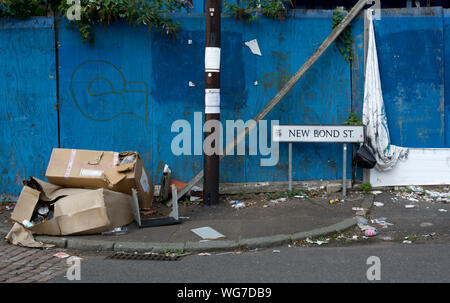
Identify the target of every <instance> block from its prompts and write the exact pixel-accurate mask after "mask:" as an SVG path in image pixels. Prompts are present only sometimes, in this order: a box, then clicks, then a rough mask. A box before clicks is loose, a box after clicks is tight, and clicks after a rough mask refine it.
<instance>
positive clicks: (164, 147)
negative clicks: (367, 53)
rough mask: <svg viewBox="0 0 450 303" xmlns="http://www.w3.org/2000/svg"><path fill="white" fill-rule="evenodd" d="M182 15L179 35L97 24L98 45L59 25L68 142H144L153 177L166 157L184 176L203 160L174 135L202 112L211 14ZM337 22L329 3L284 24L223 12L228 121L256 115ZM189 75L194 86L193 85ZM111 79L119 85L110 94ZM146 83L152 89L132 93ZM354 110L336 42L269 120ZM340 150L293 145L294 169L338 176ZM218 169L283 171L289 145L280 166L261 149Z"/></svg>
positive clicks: (234, 174) (304, 176)
mask: <svg viewBox="0 0 450 303" xmlns="http://www.w3.org/2000/svg"><path fill="white" fill-rule="evenodd" d="M179 22H180V23H181V27H182V28H183V29H185V30H183V31H182V32H181V33H180V34H179V35H177V39H176V41H173V40H169V39H167V37H165V36H163V35H161V34H159V33H156V32H155V33H152V34H151V35H150V36H149V35H148V34H147V32H146V29H145V28H139V29H136V30H134V31H130V29H129V27H128V25H125V24H116V25H114V26H113V27H111V28H110V29H107V30H106V31H105V30H104V29H98V30H97V31H96V35H95V36H96V41H95V46H90V45H85V44H82V43H81V42H80V38H79V35H78V33H77V32H76V31H72V30H70V29H67V28H65V27H64V26H62V27H61V30H60V35H59V36H60V43H61V47H60V50H59V52H60V65H61V70H60V73H61V76H60V79H61V80H60V88H61V107H60V114H61V146H62V147H76V148H91V149H106V150H110V149H113V150H129V149H132V150H138V151H139V152H140V153H141V154H142V155H143V157H144V160H145V162H146V163H147V165H148V167H150V168H151V174H152V179H153V181H156V182H159V177H160V174H161V170H162V168H163V166H164V164H165V163H167V164H169V166H170V167H171V168H172V171H173V174H174V177H175V178H178V179H181V180H184V181H188V180H189V179H190V178H191V177H193V176H194V175H195V174H197V173H198V171H200V170H201V169H202V166H203V161H202V156H178V157H176V156H174V155H173V154H172V152H171V139H172V138H173V137H174V136H175V135H176V133H172V132H171V125H172V123H173V122H174V121H175V120H177V119H185V120H188V121H190V122H191V124H192V125H193V118H194V112H203V111H204V97H203V94H204V72H203V66H204V17H203V16H201V15H192V16H190V17H186V18H180V19H179ZM330 29H331V12H321V13H314V12H311V11H310V12H307V11H305V12H297V14H296V16H295V17H293V18H289V19H287V20H286V21H284V22H283V23H280V22H278V21H276V22H274V21H272V20H270V19H266V18H261V19H260V20H258V21H257V22H255V23H252V24H242V23H236V21H235V20H234V19H233V18H223V25H222V61H221V68H222V70H221V91H222V96H221V105H222V112H221V119H222V121H225V120H227V119H233V120H234V119H242V120H244V121H247V120H249V119H251V118H253V117H254V116H255V115H256V114H257V113H258V112H259V111H260V110H261V109H262V108H263V106H264V105H265V104H266V102H268V101H269V100H270V99H271V98H272V97H273V96H274V95H275V94H276V93H277V91H278V90H279V89H280V88H281V86H282V84H283V83H284V82H285V81H287V80H288V79H289V77H290V76H292V75H293V74H294V73H295V72H296V70H297V69H298V68H299V67H300V66H301V65H302V64H303V62H305V61H306V60H307V59H308V58H309V56H311V55H312V53H313V52H314V51H315V49H316V48H317V47H318V46H319V44H320V43H321V42H322V41H323V40H324V39H325V38H326V37H327V35H328V34H329V32H330ZM252 39H257V40H258V43H259V46H260V49H261V52H262V54H263V55H262V56H256V55H254V54H252V53H251V52H250V50H249V48H248V47H247V46H245V45H244V42H245V41H249V40H252ZM188 40H192V44H188ZM136 45H139V46H140V47H136ZM94 80H95V81H94ZM92 81H93V82H92ZM108 81H109V82H108ZM189 81H191V82H193V83H195V87H189V85H188V84H189ZM255 81H258V83H259V85H257V86H255V85H254V82H255ZM129 82H140V83H129ZM128 85H130V88H129V87H128ZM111 86H112V87H114V94H111V93H110V94H104V93H105V92H106V90H108V91H109V92H111V91H110V87H111ZM89 87H90V94H89ZM137 87H139V89H138V88H137ZM146 89H147V93H129V92H128V91H129V90H141V91H144V90H146ZM97 90H98V91H97ZM94 95H96V96H94ZM75 100H76V102H75ZM350 109H351V96H350V66H349V63H348V62H346V61H345V60H344V59H343V57H342V55H341V54H340V53H339V52H338V51H337V49H336V48H335V47H332V48H330V49H329V50H328V51H327V52H326V54H325V55H324V56H323V57H322V58H320V60H319V61H318V62H317V63H316V65H315V66H314V67H313V68H312V69H311V70H310V71H309V72H308V74H307V75H306V76H305V77H304V79H302V80H301V81H300V82H299V83H298V85H297V86H296V87H295V89H294V90H293V91H292V92H291V93H289V95H288V96H287V97H286V98H285V99H284V100H283V101H282V102H281V103H280V104H279V105H278V106H277V107H276V108H275V109H274V111H273V112H272V113H270V115H269V116H268V117H267V119H268V120H279V121H280V123H284V124H287V123H290V124H295V123H298V124H302V123H307V124H310V123H312V124H339V123H342V122H343V121H345V119H346V117H347V116H348V114H349V113H350ZM224 123H225V122H224ZM269 126H270V125H269ZM247 143H248V141H247ZM336 155H339V156H338V157H337V156H336ZM340 155H341V146H340V145H328V144H301V145H300V144H299V145H295V147H294V178H295V179H297V180H310V179H337V178H340V177H341V175H340V174H341V171H342V170H341V166H342V164H341V158H342V156H340ZM349 170H350V166H349ZM221 172H222V173H221V181H222V182H252V181H268V180H274V181H283V180H286V178H287V149H286V146H285V145H284V144H282V146H281V154H280V162H279V165H277V166H276V167H260V165H259V157H258V156H230V157H227V158H225V159H224V160H223V161H222V164H221ZM349 176H350V175H349Z"/></svg>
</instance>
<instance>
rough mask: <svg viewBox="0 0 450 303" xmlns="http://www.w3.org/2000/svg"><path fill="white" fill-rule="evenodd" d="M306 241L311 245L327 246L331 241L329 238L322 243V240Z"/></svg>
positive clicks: (308, 239) (307, 239)
mask: <svg viewBox="0 0 450 303" xmlns="http://www.w3.org/2000/svg"><path fill="white" fill-rule="evenodd" d="M305 241H306V242H307V243H309V244H317V245H322V244H327V243H328V241H330V239H329V238H327V239H326V240H325V241H320V240H316V241H313V240H311V239H310V238H306V240H305Z"/></svg>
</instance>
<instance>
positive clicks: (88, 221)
mask: <svg viewBox="0 0 450 303" xmlns="http://www.w3.org/2000/svg"><path fill="white" fill-rule="evenodd" d="M39 200H41V201H49V202H50V203H51V204H52V205H53V208H54V212H53V217H52V218H51V219H49V220H48V221H44V222H42V223H38V224H36V225H34V226H32V227H30V228H28V230H30V231H31V232H32V233H35V234H40V235H52V236H57V235H78V234H98V233H101V232H104V231H109V230H112V229H114V228H115V227H122V226H125V225H128V224H130V223H131V222H133V220H134V216H133V199H132V197H131V196H130V195H127V194H123V193H119V192H115V191H111V190H108V189H104V188H101V189H96V190H92V189H91V190H89V189H77V188H61V187H59V186H55V185H53V184H49V183H46V182H44V181H41V180H38V179H35V178H31V180H30V181H25V182H24V187H23V189H22V192H21V193H20V196H19V199H18V201H17V203H16V206H15V208H14V211H13V213H12V214H11V219H12V220H13V221H15V222H18V223H22V222H23V221H24V220H27V221H31V218H32V215H33V211H34V209H35V207H36V204H37V203H38V201H39Z"/></svg>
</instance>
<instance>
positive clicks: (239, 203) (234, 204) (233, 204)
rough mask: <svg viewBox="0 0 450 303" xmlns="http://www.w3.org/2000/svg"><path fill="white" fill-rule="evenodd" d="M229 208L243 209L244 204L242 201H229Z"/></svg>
mask: <svg viewBox="0 0 450 303" xmlns="http://www.w3.org/2000/svg"><path fill="white" fill-rule="evenodd" d="M230 203H231V207H233V208H236V209H239V208H243V207H245V203H244V202H242V201H231V202H230Z"/></svg>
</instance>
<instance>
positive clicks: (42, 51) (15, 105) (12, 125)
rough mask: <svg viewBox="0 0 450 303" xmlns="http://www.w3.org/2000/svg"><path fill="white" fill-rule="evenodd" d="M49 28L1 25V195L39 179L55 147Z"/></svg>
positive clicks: (34, 22) (41, 21)
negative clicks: (29, 179)
mask: <svg viewBox="0 0 450 303" xmlns="http://www.w3.org/2000/svg"><path fill="white" fill-rule="evenodd" d="M52 27H53V18H51V19H49V18H35V19H31V20H27V21H9V20H2V19H0V129H1V131H0V142H1V144H0V189H1V190H0V195H1V194H5V193H8V194H13V195H14V194H18V193H19V190H20V188H21V187H22V179H23V178H26V177H27V176H29V175H34V176H43V175H44V174H45V170H46V168H47V161H48V159H49V158H50V154H51V151H52V148H53V147H54V146H58V120H57V108H56V75H55V71H56V68H55V49H54V48H55V40H54V38H55V37H54V35H55V34H54V30H53V28H52ZM4 198H5V197H4ZM6 198H8V197H6Z"/></svg>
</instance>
